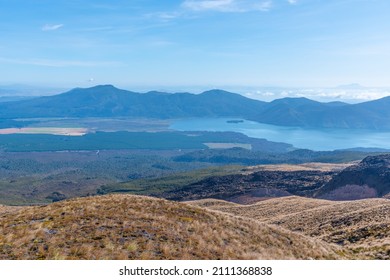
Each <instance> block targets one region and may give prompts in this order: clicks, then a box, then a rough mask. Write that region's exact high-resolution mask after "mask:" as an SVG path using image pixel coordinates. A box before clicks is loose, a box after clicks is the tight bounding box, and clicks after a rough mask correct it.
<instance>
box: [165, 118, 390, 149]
mask: <svg viewBox="0 0 390 280" xmlns="http://www.w3.org/2000/svg"><path fill="white" fill-rule="evenodd" d="M228 120H232V119H223V118H197V119H185V120H177V121H174V122H173V123H172V124H171V126H170V128H171V129H174V130H179V131H235V132H240V133H243V134H245V135H247V136H250V137H254V138H264V139H267V140H269V141H274V142H284V143H289V144H292V145H293V146H294V147H296V148H304V149H311V150H315V151H328V150H337V149H348V148H355V147H365V148H382V149H390V131H376V130H361V129H321V130H319V129H305V128H297V127H285V126H275V125H268V124H262V123H257V122H253V121H247V120H243V122H239V123H228V122H227V121H228Z"/></svg>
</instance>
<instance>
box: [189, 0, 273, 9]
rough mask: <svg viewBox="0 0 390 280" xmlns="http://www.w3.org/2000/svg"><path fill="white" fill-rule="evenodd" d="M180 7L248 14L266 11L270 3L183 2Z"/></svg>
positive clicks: (234, 0) (254, 0) (257, 0)
mask: <svg viewBox="0 0 390 280" xmlns="http://www.w3.org/2000/svg"><path fill="white" fill-rule="evenodd" d="M182 7H184V8H186V9H189V10H193V11H218V12H249V11H268V10H270V9H271V7H272V1H271V0H269V1H264V0H263V1H262V0H185V1H184V2H183V3H182Z"/></svg>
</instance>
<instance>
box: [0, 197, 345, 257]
mask: <svg viewBox="0 0 390 280" xmlns="http://www.w3.org/2000/svg"><path fill="white" fill-rule="evenodd" d="M0 225H1V227H0V258H1V259H91V260H93V259H99V260H101V259H338V258H343V257H344V254H345V252H343V251H342V250H340V248H339V247H338V246H333V245H329V244H326V243H325V242H323V241H319V240H316V239H312V238H309V237H306V236H303V235H301V234H297V233H293V232H291V231H289V230H286V229H282V228H279V227H277V226H273V225H266V224H264V223H260V222H256V221H254V220H250V219H247V218H243V217H234V216H232V215H230V214H226V213H222V212H215V211H211V210H207V209H203V208H200V207H197V206H192V205H188V204H185V203H179V202H171V201H166V200H162V199H157V198H150V197H143V196H133V195H107V196H97V197H87V198H78V199H73V200H68V201H61V202H57V203H53V204H50V205H47V206H34V207H23V208H21V209H18V210H17V211H14V212H12V213H9V212H8V213H7V212H3V214H2V215H1V216H0Z"/></svg>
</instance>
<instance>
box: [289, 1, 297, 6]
mask: <svg viewBox="0 0 390 280" xmlns="http://www.w3.org/2000/svg"><path fill="white" fill-rule="evenodd" d="M287 2H288V3H290V4H291V5H295V4H296V3H297V2H298V0H287Z"/></svg>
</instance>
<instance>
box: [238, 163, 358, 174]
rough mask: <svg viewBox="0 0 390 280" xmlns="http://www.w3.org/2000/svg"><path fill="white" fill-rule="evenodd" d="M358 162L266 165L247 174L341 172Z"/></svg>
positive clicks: (255, 167) (247, 170) (249, 170)
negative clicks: (268, 172)
mask: <svg viewBox="0 0 390 280" xmlns="http://www.w3.org/2000/svg"><path fill="white" fill-rule="evenodd" d="M358 162H359V161H357V162H350V163H320V162H308V163H302V164H265V165H255V166H250V167H247V168H246V169H245V170H246V171H245V172H244V173H245V174H250V173H254V172H258V171H323V172H327V171H341V170H343V169H345V168H347V167H349V166H351V165H354V164H356V163H358Z"/></svg>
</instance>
